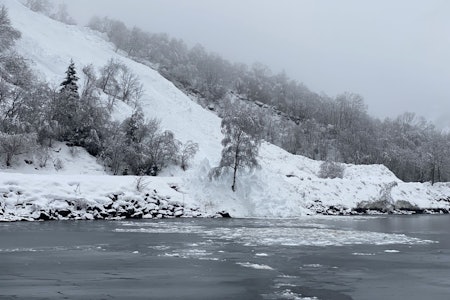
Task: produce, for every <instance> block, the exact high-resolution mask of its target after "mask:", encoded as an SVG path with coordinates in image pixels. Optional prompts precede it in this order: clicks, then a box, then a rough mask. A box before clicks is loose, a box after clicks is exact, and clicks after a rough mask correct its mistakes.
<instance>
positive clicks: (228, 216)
mask: <svg viewBox="0 0 450 300" xmlns="http://www.w3.org/2000/svg"><path fill="white" fill-rule="evenodd" d="M217 214H219V215H220V216H221V217H222V218H231V216H230V214H229V213H228V212H226V211H224V210H223V211H220V212H218V213H217Z"/></svg>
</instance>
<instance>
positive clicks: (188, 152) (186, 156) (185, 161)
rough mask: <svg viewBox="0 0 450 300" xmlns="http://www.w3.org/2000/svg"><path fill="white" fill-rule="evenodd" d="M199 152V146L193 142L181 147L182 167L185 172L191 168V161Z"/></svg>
mask: <svg viewBox="0 0 450 300" xmlns="http://www.w3.org/2000/svg"><path fill="white" fill-rule="evenodd" d="M197 151H198V144H197V143H194V142H193V141H187V142H186V143H185V144H184V145H182V147H181V152H180V166H181V169H183V171H186V170H187V168H188V167H189V161H190V160H191V159H192V158H193V157H194V156H195V154H196V153H197Z"/></svg>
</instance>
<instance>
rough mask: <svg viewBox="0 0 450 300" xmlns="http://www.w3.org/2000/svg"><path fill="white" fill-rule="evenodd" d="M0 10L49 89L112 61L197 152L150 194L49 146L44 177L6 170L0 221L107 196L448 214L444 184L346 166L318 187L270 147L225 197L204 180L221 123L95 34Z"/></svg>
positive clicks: (231, 208) (122, 111)
mask: <svg viewBox="0 0 450 300" xmlns="http://www.w3.org/2000/svg"><path fill="white" fill-rule="evenodd" d="M2 4H4V5H5V6H6V7H7V8H8V9H9V15H10V18H11V20H12V24H13V26H14V27H16V28H17V29H19V30H20V31H21V32H22V39H21V40H20V41H19V42H18V45H17V48H18V51H19V53H21V54H22V55H23V56H25V57H26V58H28V59H29V60H30V61H31V62H32V65H33V67H34V68H35V69H36V70H37V71H38V72H39V73H40V74H41V75H42V76H43V77H45V78H46V79H47V80H48V81H50V82H51V83H52V84H54V85H55V86H56V85H58V84H59V83H60V82H61V80H62V79H63V77H64V72H65V70H66V68H67V66H68V64H69V62H70V60H71V59H73V61H74V62H75V64H76V66H77V68H78V69H79V70H80V69H81V68H82V67H83V66H85V65H88V64H93V65H94V66H95V67H96V68H100V67H102V66H103V65H105V64H106V63H107V61H108V60H109V59H110V58H115V59H117V60H120V61H122V62H123V63H125V64H126V65H127V66H128V67H129V68H130V69H131V70H132V71H133V72H134V73H135V74H137V75H138V76H139V77H140V79H141V81H142V83H143V85H144V94H143V98H142V106H143V110H144V114H145V115H146V116H147V117H148V118H150V117H157V118H159V119H161V121H162V122H161V125H162V127H163V128H164V129H169V130H171V131H173V132H174V133H175V136H176V138H177V139H179V140H181V141H183V142H186V141H187V140H192V141H195V142H197V143H198V144H199V147H200V150H199V152H198V153H197V155H196V157H195V161H194V162H193V166H192V168H191V169H190V170H188V171H187V172H183V171H181V170H179V169H177V168H170V169H168V170H166V171H165V172H163V174H162V175H163V176H161V177H157V178H155V177H151V178H150V177H148V178H145V179H144V181H145V182H146V183H148V184H147V185H146V186H145V187H143V188H142V189H141V191H138V190H137V189H136V181H137V180H138V178H136V177H132V176H126V177H121V176H109V175H107V173H106V172H105V171H104V168H103V167H102V166H101V165H100V164H99V163H97V162H96V160H95V159H94V158H92V157H90V156H89V155H88V154H87V153H86V152H85V151H84V150H83V149H78V150H77V151H70V150H69V149H68V148H67V147H66V146H65V145H64V144H57V145H56V146H55V148H54V149H53V152H52V153H51V154H50V158H49V162H48V164H47V166H46V167H44V168H39V167H36V163H35V164H33V165H26V164H25V163H23V158H21V159H19V160H18V161H17V162H16V166H15V167H14V169H9V170H2V171H1V173H0V192H1V194H0V219H14V216H16V215H19V214H22V216H25V215H32V214H34V215H33V216H36V215H37V214H40V211H41V210H47V211H49V210H52V209H53V210H57V209H61V207H62V206H65V205H66V206H67V205H68V206H70V204H68V203H67V201H65V200H70V201H72V202H70V201H69V202H70V203H74V202H73V201H78V200H80V199H81V200H80V201H82V202H83V201H84V202H86V203H90V207H91V208H92V207H95V203H97V204H99V205H103V207H104V206H105V205H106V206H108V205H109V204H108V203H110V201H111V195H123V197H125V198H126V199H128V200H130V201H131V200H132V198H135V200H136V201H137V202H139V203H141V202H142V201H144V200H143V199H145V195H146V194H148V193H154V194H155V197H156V198H158V197H160V198H161V199H167V198H168V197H170V199H171V200H174V201H177V202H180V203H185V204H186V205H188V206H189V207H196V208H200V210H202V211H203V212H205V213H206V214H214V213H215V212H218V211H223V210H225V211H227V212H229V213H230V214H231V215H232V216H236V217H293V216H302V215H306V214H314V213H316V212H322V213H327V212H330V213H339V212H345V213H348V212H350V211H351V209H354V208H356V207H357V206H358V203H361V202H363V203H364V205H363V206H362V208H363V209H371V208H376V207H373V206H371V203H374V202H375V203H378V204H377V205H378V206H380V205H384V206H388V207H390V208H395V206H396V207H397V208H398V207H400V206H401V207H402V208H410V209H418V208H434V209H437V208H444V209H447V210H448V209H449V208H450V203H449V201H448V200H446V199H449V198H450V185H449V184H436V185H434V186H431V185H429V184H419V183H403V182H402V181H400V180H399V179H398V178H396V177H395V175H394V174H392V172H390V171H389V170H388V169H387V168H385V167H384V166H380V165H372V166H353V165H347V166H346V169H345V174H344V178H343V179H320V178H319V177H318V176H317V174H318V171H319V166H320V164H321V162H319V161H314V160H311V159H308V158H305V157H302V156H295V155H291V154H289V153H287V152H286V151H284V150H282V149H280V148H278V147H276V146H274V145H271V144H268V143H263V145H262V147H261V150H260V158H259V161H260V164H261V168H260V169H258V170H256V171H254V172H253V173H252V174H249V175H241V176H240V177H239V179H238V183H237V192H236V193H233V192H232V191H231V188H230V186H231V177H230V176H228V177H227V176H224V177H223V178H221V179H220V180H217V181H210V179H209V178H208V176H207V174H208V172H209V170H210V168H211V167H214V166H216V165H217V164H218V162H219V159H220V152H221V144H220V140H221V138H222V135H221V132H220V119H219V118H218V117H217V116H216V115H215V114H213V113H212V112H210V111H207V110H205V109H203V108H202V107H200V106H199V105H198V104H196V103H194V102H193V101H191V100H190V99H189V97H187V96H186V95H185V94H183V93H182V92H181V91H180V90H178V89H177V88H176V87H175V86H174V85H173V84H172V83H170V82H169V81H167V80H166V79H164V78H163V77H162V76H161V75H160V74H159V73H157V72H156V71H154V70H153V69H151V68H149V67H147V66H144V65H142V64H139V63H137V62H134V61H132V60H130V59H128V58H126V57H124V56H122V55H121V54H120V53H116V52H115V51H114V47H113V46H112V45H111V44H110V43H108V42H105V40H104V39H103V38H102V36H101V35H99V34H98V33H96V32H93V31H91V30H89V29H87V28H81V27H77V26H69V25H65V24H61V23H58V22H56V21H54V20H51V19H49V18H47V17H45V16H42V15H39V14H37V13H34V12H31V11H30V10H28V9H27V8H25V7H24V6H23V5H21V4H20V3H19V2H18V1H16V0H0V5H2ZM130 113H131V108H130V107H128V106H127V105H125V104H123V103H122V104H120V105H119V107H116V110H115V112H114V114H113V115H114V117H115V118H117V119H123V118H125V117H126V116H127V115H129V114H130ZM33 160H34V161H37V160H39V158H33ZM155 190H156V192H155ZM77 199H78V200H77ZM140 201H141V202H140ZM399 201H400V202H399ZM406 201H407V202H406ZM84 202H83V203H84ZM92 202H95V203H92ZM64 203H65V204H64ZM141 204H142V205H144V204H145V201H144V202H142V203H141ZM88 206H89V205H88ZM330 207H332V208H331V210H330ZM2 214H3V216H2ZM91 215H92V213H91ZM91 215H89V217H91ZM78 217H80V215H78Z"/></svg>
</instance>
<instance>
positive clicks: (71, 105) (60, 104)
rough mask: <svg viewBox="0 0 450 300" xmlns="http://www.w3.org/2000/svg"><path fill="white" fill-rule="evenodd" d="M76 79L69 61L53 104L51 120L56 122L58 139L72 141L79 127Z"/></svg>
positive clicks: (78, 101) (78, 98)
mask: <svg viewBox="0 0 450 300" xmlns="http://www.w3.org/2000/svg"><path fill="white" fill-rule="evenodd" d="M78 79H79V78H78V76H77V72H76V69H75V63H74V62H73V61H71V62H70V64H69V66H68V68H67V70H66V77H65V79H64V80H63V82H62V83H61V85H60V90H59V93H58V96H57V97H56V99H55V100H56V101H55V102H56V103H53V119H54V120H56V121H57V122H58V126H59V129H60V137H61V138H62V139H64V140H70V139H73V138H74V135H75V133H76V131H77V128H78V126H79V124H78V113H79V107H80V95H79V93H78V84H77V82H78Z"/></svg>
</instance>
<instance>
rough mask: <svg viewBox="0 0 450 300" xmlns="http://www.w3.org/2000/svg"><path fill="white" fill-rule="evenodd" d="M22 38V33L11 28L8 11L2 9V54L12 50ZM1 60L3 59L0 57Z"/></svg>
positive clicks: (4, 8)
mask: <svg viewBox="0 0 450 300" xmlns="http://www.w3.org/2000/svg"><path fill="white" fill-rule="evenodd" d="M20 36H21V34H20V32H19V31H18V30H16V29H14V28H13V27H12V26H11V21H10V19H9V16H8V9H7V8H6V7H5V6H1V7H0V54H1V53H2V52H4V51H5V50H8V49H10V48H11V47H12V46H13V45H14V43H15V41H16V40H17V39H19V38H20ZM0 58H1V57H0Z"/></svg>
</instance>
